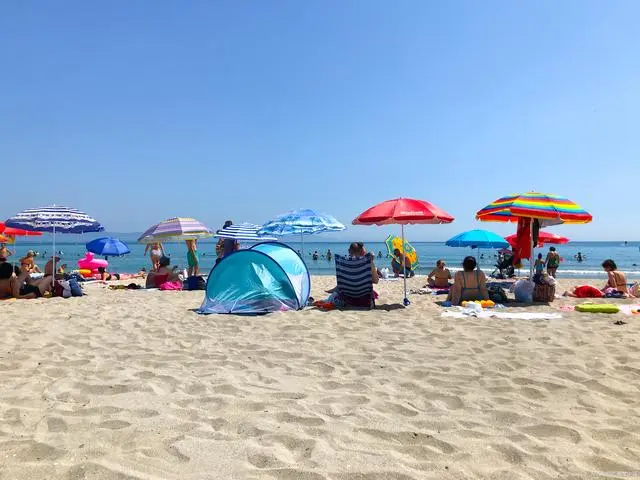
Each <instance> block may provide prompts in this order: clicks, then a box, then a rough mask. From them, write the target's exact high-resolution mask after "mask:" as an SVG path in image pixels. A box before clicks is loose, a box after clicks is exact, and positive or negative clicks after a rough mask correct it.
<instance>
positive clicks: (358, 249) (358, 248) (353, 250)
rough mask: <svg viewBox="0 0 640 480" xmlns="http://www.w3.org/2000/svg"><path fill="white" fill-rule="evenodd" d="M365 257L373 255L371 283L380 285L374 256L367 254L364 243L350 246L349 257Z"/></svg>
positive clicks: (331, 290)
mask: <svg viewBox="0 0 640 480" xmlns="http://www.w3.org/2000/svg"><path fill="white" fill-rule="evenodd" d="M365 255H371V257H372V258H371V282H372V283H374V284H375V283H378V282H379V281H380V272H379V271H378V269H377V267H376V265H375V263H374V262H373V254H371V253H367V251H366V250H365V248H364V243H362V242H353V243H352V244H351V245H349V256H350V257H353V258H360V257H364V256H365ZM337 290H338V287H337V286H336V287H333V288H330V289H329V290H325V292H327V293H333V292H335V291H337Z"/></svg>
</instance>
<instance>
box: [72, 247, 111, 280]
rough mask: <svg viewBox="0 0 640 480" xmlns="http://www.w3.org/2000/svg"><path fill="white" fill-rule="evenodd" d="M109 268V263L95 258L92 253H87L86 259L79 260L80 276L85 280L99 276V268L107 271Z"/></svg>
mask: <svg viewBox="0 0 640 480" xmlns="http://www.w3.org/2000/svg"><path fill="white" fill-rule="evenodd" d="M108 266H109V262H107V261H106V260H101V259H99V258H95V256H94V254H93V253H91V252H87V253H86V255H85V256H84V258H81V259H80V260H78V268H79V269H80V275H82V276H83V277H85V278H91V277H94V276H95V275H96V274H99V272H98V268H100V267H102V268H105V269H106V268H107V267H108Z"/></svg>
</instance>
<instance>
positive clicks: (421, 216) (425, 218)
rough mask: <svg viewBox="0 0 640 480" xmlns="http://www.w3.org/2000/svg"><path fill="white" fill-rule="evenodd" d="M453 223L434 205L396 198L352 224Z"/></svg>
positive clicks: (447, 215)
mask: <svg viewBox="0 0 640 480" xmlns="http://www.w3.org/2000/svg"><path fill="white" fill-rule="evenodd" d="M451 222H453V217H452V216H451V215H449V214H448V213H447V212H445V211H444V210H441V209H440V208H438V207H436V206H435V205H433V204H432V203H429V202H425V201H424V200H416V199H413V198H396V199H394V200H387V201H385V202H382V203H379V204H377V205H374V206H373V207H371V208H369V209H368V210H365V211H364V212H362V213H361V214H360V215H358V216H357V217H356V218H355V220H354V221H353V222H352V223H353V224H354V225H392V224H393V225H410V224H414V223H451Z"/></svg>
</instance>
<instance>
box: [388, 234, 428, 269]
mask: <svg viewBox="0 0 640 480" xmlns="http://www.w3.org/2000/svg"><path fill="white" fill-rule="evenodd" d="M384 243H385V244H386V245H387V250H388V251H389V255H391V256H393V252H394V250H395V249H398V250H400V253H404V255H405V257H406V258H408V259H409V260H410V261H411V270H413V271H415V269H416V268H417V267H418V265H420V263H419V262H418V252H416V249H415V248H413V246H412V245H411V244H410V243H409V242H407V241H406V240H405V241H404V243H403V242H402V238H400V237H396V236H393V235H389V236H388V237H387V239H386V240H385V241H384Z"/></svg>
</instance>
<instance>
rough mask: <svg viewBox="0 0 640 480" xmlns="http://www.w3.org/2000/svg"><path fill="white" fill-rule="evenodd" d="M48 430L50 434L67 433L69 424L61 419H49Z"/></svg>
mask: <svg viewBox="0 0 640 480" xmlns="http://www.w3.org/2000/svg"><path fill="white" fill-rule="evenodd" d="M47 429H48V430H49V431H50V432H66V431H67V422H65V421H64V420H63V419H61V418H57V417H54V418H48V419H47Z"/></svg>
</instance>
